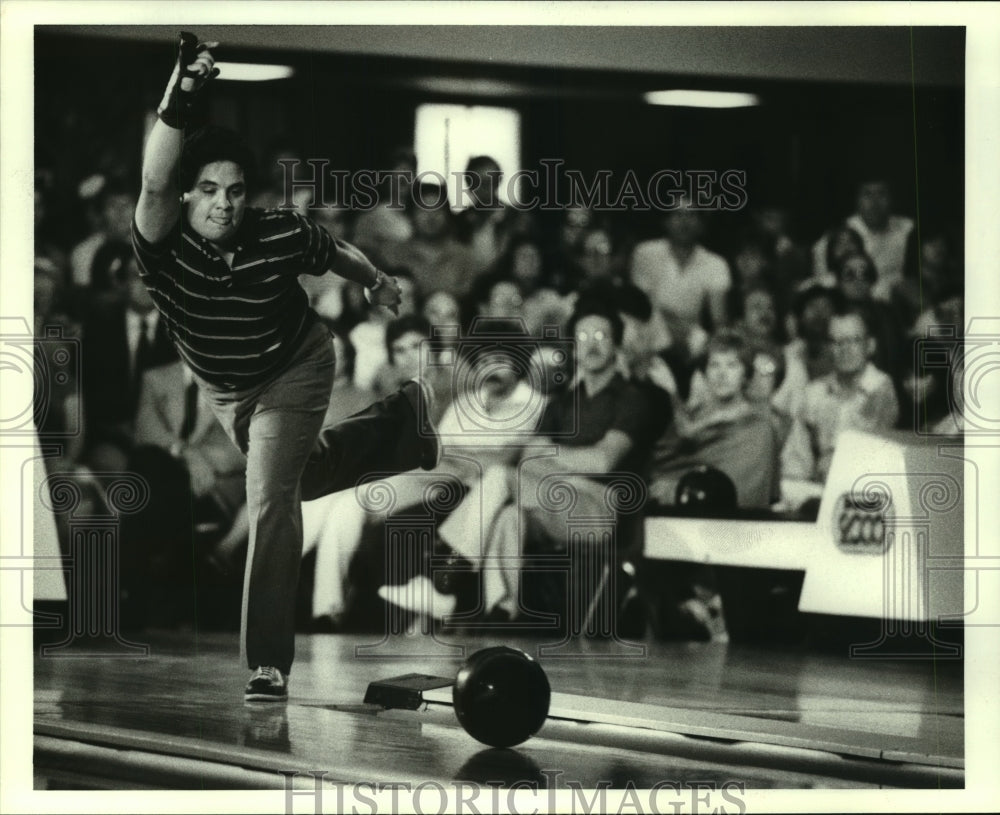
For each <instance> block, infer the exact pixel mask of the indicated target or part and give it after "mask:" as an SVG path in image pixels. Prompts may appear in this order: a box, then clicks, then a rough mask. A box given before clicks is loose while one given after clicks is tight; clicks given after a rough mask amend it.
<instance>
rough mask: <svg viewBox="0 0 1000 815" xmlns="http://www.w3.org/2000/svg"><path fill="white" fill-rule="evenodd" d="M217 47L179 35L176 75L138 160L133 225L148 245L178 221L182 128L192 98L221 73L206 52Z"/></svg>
mask: <svg viewBox="0 0 1000 815" xmlns="http://www.w3.org/2000/svg"><path fill="white" fill-rule="evenodd" d="M217 46H218V43H215V42H207V43H199V42H198V40H197V38H196V37H195V36H194V35H193V34H190V33H188V32H186V31H185V32H181V40H180V46H179V48H178V50H177V61H176V63H175V65H174V71H173V74H172V75H171V76H170V82H169V83H168V84H167V90H166V92H165V93H164V95H163V101H162V102H160V107H159V108H158V109H157V111H156V113H157V117H158V118H157V120H156V122H155V123H154V125H153V128H152V130H151V131H150V133H149V138H148V139H147V140H146V147H145V150H144V152H143V157H142V190H141V192H140V193H139V203H138V204H137V206H136V209H135V225H136V228H137V229H138V230H139V234H140V235H142V237H143V238H145V239H146V240H147V241H149V242H150V243H157V242H158V241H160V240H162V239H163V238H165V237H166V236H167V234H168V233H169V232H170V230H171V229H172V228H173V226H174V224H175V223H177V218H178V217H179V216H180V211H181V201H180V195H181V190H180V189H179V188H178V184H177V170H178V164H179V163H180V159H181V148H182V147H183V143H184V125H185V123H186V120H187V118H188V116H189V114H190V111H191V107H192V104H193V100H194V95H195V94H196V93H197V92H198V90H200V89H201V87H202V86H203V85H204V84H205V83H206V82H207V81H208V80H209V79H211V78H212V77H214V76H216V75H217V74H218V72H219V71H218V69H217V68H215V67H214V59H213V57H212V54H211V51H210V49H212V48H215V47H217Z"/></svg>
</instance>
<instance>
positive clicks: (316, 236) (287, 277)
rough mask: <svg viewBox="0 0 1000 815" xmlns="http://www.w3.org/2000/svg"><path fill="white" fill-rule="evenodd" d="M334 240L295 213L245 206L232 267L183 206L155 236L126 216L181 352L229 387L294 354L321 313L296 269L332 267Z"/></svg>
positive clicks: (262, 378)
mask: <svg viewBox="0 0 1000 815" xmlns="http://www.w3.org/2000/svg"><path fill="white" fill-rule="evenodd" d="M338 243H339V242H338V241H337V240H336V239H334V238H332V237H331V236H330V235H329V234H328V233H327V232H326V230H324V229H322V228H321V227H320V226H318V225H317V224H315V223H313V222H312V221H311V220H309V219H308V218H306V217H303V216H302V215H299V214H298V213H296V212H290V211H283V210H260V209H254V208H250V207H248V208H247V210H246V213H245V215H244V218H243V223H242V224H240V229H239V233H238V235H237V245H236V252H235V256H234V257H233V265H232V268H230V267H229V265H228V264H227V263H226V261H225V260H224V259H223V258H222V256H221V255H220V254H219V252H218V251H217V250H216V249H215V247H214V246H212V244H211V243H210V242H209V241H208V240H206V239H205V238H203V237H202V236H201V235H199V234H198V233H197V232H195V231H194V230H193V229H192V228H191V226H190V225H189V224H188V223H187V219H186V218H185V217H184V216H183V215H182V216H181V217H180V218H179V219H178V223H177V225H176V226H175V227H174V228H173V229H172V230H171V231H170V233H169V234H168V235H167V236H166V237H165V238H164V239H163V240H162V241H160V242H158V243H156V244H151V243H150V242H149V241H147V240H146V239H145V238H143V236H142V235H140V234H139V230H138V229H137V228H136V226H135V221H134V220H133V222H132V246H133V248H134V250H135V254H136V257H137V258H138V260H139V273H140V276H141V277H142V280H143V282H144V283H145V284H146V288H147V289H148V290H149V293H150V296H151V297H152V298H153V302H154V303H156V307H157V308H158V309H159V311H160V313H161V314H162V315H163V319H164V321H165V324H166V327H167V330H168V332H169V333H170V337H171V339H172V340H173V341H174V344H175V345H176V346H177V350H178V352H179V353H180V355H181V357H182V358H183V359H184V361H185V362H186V363H187V364H188V365H189V366H190V367H191V369H192V370H193V371H194V372H195V373H197V374H198V375H199V376H201V377H202V378H203V379H205V380H206V381H207V382H210V383H211V384H213V385H216V386H218V387H221V388H224V389H227V390H242V389H244V388H247V387H253V386H255V385H258V384H261V383H263V382H266V381H267V380H268V379H270V378H271V377H273V376H275V375H276V374H278V373H279V372H280V371H281V370H282V369H283V367H284V366H285V365H286V364H287V362H288V360H289V359H291V357H292V355H293V354H294V353H295V351H296V350H297V349H298V347H299V345H300V344H301V343H302V341H303V339H304V338H305V336H306V334H307V333H308V331H309V329H310V328H312V326H313V324H314V323H315V321H316V319H317V318H316V314H315V312H314V311H313V310H312V309H311V308H310V307H309V304H308V300H307V298H306V293H305V292H304V291H303V289H302V287H301V286H300V285H299V282H298V276H299V275H300V274H312V275H321V274H323V273H324V272H326V271H327V270H329V269H330V267H331V265H332V264H333V260H334V257H335V256H336V254H337V251H338Z"/></svg>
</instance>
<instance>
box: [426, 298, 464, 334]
mask: <svg viewBox="0 0 1000 815" xmlns="http://www.w3.org/2000/svg"><path fill="white" fill-rule="evenodd" d="M423 315H424V318H425V319H426V320H427V322H429V323H430V324H431V326H432V327H433V328H437V327H442V328H449V327H453V328H459V329H460V328H461V326H462V322H463V321H462V308H461V305H460V304H459V301H458V298H457V297H456V296H455V295H454V294H452V293H451V292H450V291H445V290H444V289H437V290H432V291H431V293H430V294H428V295H427V298H426V299H425V300H424V310H423Z"/></svg>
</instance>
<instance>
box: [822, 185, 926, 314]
mask: <svg viewBox="0 0 1000 815" xmlns="http://www.w3.org/2000/svg"><path fill="white" fill-rule="evenodd" d="M855 208H856V211H855V213H854V214H853V215H851V216H849V217H848V218H847V220H846V221H845V224H846V225H847V226H849V227H850V228H851V229H853V230H854V231H856V232H857V233H858V234H859V235H860V236H861V240H862V242H863V243H864V247H865V252H866V253H867V254H868V256H869V257H871V259H872V260H873V261H874V262H875V267H876V269H878V281H877V282H876V284H875V287H874V288H873V289H872V296H873V297H874V298H875V299H876V300H884V301H888V300H889V296H890V294H891V292H892V289H893V287H894V286H895V285H896V284H897V283H899V282H900V281H901V280H902V279H903V262H904V260H905V258H906V240H907V238H908V237H909V235H910V231H911V230H912V229H913V221H912V220H911V219H910V218H907V217H905V216H902V215H893V214H892V192H891V190H890V188H889V182H888V181H886V180H885V179H883V178H879V177H877V176H876V177H873V178H870V179H868V180H863V181H862V182H861V183H860V184H859V185H858V195H857V199H856V203H855ZM826 241H827V236H826V235H824V236H823V237H822V238H820V239H819V240H818V241H817V242H816V244H815V245H814V246H813V275H814V276H815V277H819V278H822V277H827V276H829V275H832V274H833V272H834V270H833V269H828V268H827V265H826Z"/></svg>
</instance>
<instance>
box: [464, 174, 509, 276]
mask: <svg viewBox="0 0 1000 815" xmlns="http://www.w3.org/2000/svg"><path fill="white" fill-rule="evenodd" d="M465 173H466V177H467V178H468V180H469V183H470V186H469V189H468V190H466V191H465V196H464V197H465V198H466V199H467V201H468V206H466V207H464V208H463V209H461V211H460V212H459V213H458V215H457V216H456V222H457V228H458V237H459V240H461V241H462V243H464V244H465V245H466V246H467V247H468V248H469V250H470V252H471V253H472V269H471V271H472V275H473V277H475V276H478V275H479V274H482V273H483V272H485V271H486V270H487V269H490V268H492V267H493V266H494V265H495V264H496V262H497V261H498V260H499V259H500V257H501V256H502V255H503V253H504V252H505V251H506V249H507V245H508V243H509V241H510V239H511V237H512V235H513V233H514V231H515V226H516V221H517V220H518V218H517V213H516V212H515V211H514V210H513V209H512V208H511V207H509V206H507V205H506V204H505V203H504V202H503V201H502V200H501V199H500V179H501V178H502V177H503V173H502V171H501V169H500V165H499V164H498V163H497V161H496V159H494V158H492V157H491V156H473V157H472V158H470V159H469V161H468V163H467V164H466V167H465ZM462 203H465V201H464V200H463V202H462Z"/></svg>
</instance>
